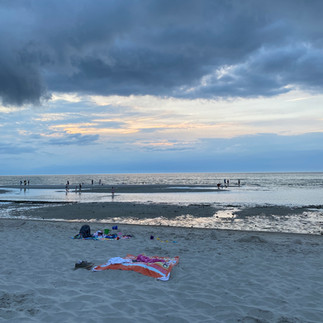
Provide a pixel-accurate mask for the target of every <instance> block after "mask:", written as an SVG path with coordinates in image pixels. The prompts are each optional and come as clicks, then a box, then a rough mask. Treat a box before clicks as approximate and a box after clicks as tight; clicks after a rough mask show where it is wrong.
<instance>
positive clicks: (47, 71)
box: [0, 0, 323, 175]
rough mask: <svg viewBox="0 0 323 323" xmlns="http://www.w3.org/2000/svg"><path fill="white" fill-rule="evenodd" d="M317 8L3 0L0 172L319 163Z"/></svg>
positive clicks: (259, 2)
mask: <svg viewBox="0 0 323 323" xmlns="http://www.w3.org/2000/svg"><path fill="white" fill-rule="evenodd" d="M322 12H323V1H320V0H290V1H289V0H280V1H278V0H273V1H263V0H244V1H234V0H230V1H229V0H210V1H204V0H199V1H191V0H171V1H170V0H160V1H158V0H156V1H151V0H128V1H127V0H125V1H123V0H115V1H113V0H78V1H75V0H46V1H39V0H1V1H0V138H1V140H0V175H23V174H99V173H163V172H293V171H314V172H315V171H317V172H319V171H323V163H322V160H323V20H322V19H321V13H322Z"/></svg>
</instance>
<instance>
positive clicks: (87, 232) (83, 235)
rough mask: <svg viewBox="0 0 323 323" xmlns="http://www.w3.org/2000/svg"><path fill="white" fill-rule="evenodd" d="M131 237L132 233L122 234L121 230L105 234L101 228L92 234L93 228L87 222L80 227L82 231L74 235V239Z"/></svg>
mask: <svg viewBox="0 0 323 323" xmlns="http://www.w3.org/2000/svg"><path fill="white" fill-rule="evenodd" d="M107 231H109V230H107ZM129 238H132V235H130V234H122V233H121V232H118V233H111V234H103V232H102V231H101V230H98V231H96V232H95V233H94V234H91V228H90V226H89V225H87V224H85V225H83V226H82V227H81V229H80V232H79V233H78V234H77V235H75V236H74V237H73V239H86V240H120V239H129Z"/></svg>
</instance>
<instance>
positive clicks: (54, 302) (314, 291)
mask: <svg viewBox="0 0 323 323" xmlns="http://www.w3.org/2000/svg"><path fill="white" fill-rule="evenodd" d="M77 207H78V213H79V215H80V216H82V212H83V213H84V214H83V215H84V218H86V216H85V213H86V212H88V209H87V208H86V207H85V208H84V209H82V206H81V205H78V206H77ZM99 207H101V206H100V205H99V204H97V205H92V209H93V210H94V211H97V212H99V211H98V208H99ZM120 207H121V206H120ZM51 209H52V210H54V209H56V212H63V210H65V211H66V209H64V208H63V209H60V208H55V207H54V208H51ZM46 210H47V211H48V208H45V209H38V210H34V211H35V212H36V211H37V216H41V212H43V218H45V219H46V213H47V211H46ZM34 211H33V210H30V212H34ZM168 211H169V210H168ZM53 212H54V211H53ZM29 215H30V214H29ZM82 224H84V223H79V222H60V221H57V222H54V221H46V220H45V221H44V220H43V221H33V220H22V219H17V220H14V219H1V220H0V243H1V245H2V250H3V251H2V256H1V266H0V280H1V282H0V285H1V290H0V321H4V322H99V321H101V322H117V321H118V322H295V323H296V322H297V323H299V322H322V317H323V280H322V277H323V266H322V264H323V240H322V239H323V237H322V236H320V235H301V234H284V233H269V232H246V231H229V230H214V229H193V228H178V227H165V226H136V225H126V224H119V225H118V231H120V232H122V234H130V235H132V236H133V237H132V238H130V239H125V240H111V241H107V240H103V241H100V240H75V239H72V238H71V237H73V236H74V235H75V234H77V233H78V232H79V229H80V227H81V226H82ZM89 224H90V226H91V231H92V232H95V231H96V230H98V229H101V230H103V229H105V228H110V229H111V225H108V224H102V223H97V222H93V223H89ZM151 236H154V239H151V238H150V237H151ZM127 254H133V255H138V254H145V255H147V256H159V257H164V256H165V257H175V256H178V257H179V264H178V265H176V266H175V267H174V268H173V269H172V271H171V274H170V279H169V280H168V281H159V280H156V279H154V278H151V277H148V276H144V275H141V274H139V273H137V272H132V271H121V270H106V271H102V272H93V271H89V270H86V269H83V268H80V269H77V270H74V267H75V263H77V262H78V261H79V260H86V261H89V262H92V263H94V264H95V265H100V264H104V263H106V262H107V261H108V260H109V259H110V258H112V257H125V256H126V255H127Z"/></svg>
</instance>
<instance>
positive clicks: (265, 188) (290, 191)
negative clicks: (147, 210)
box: [0, 173, 323, 234]
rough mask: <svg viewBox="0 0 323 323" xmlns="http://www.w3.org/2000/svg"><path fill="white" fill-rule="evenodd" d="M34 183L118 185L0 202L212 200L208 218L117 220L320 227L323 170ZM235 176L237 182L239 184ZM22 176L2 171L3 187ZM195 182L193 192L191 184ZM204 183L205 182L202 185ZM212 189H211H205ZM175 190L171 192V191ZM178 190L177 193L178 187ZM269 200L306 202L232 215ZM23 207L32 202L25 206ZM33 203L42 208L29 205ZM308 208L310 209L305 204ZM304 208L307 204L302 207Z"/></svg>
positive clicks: (27, 192) (39, 180) (3, 213)
mask: <svg viewBox="0 0 323 323" xmlns="http://www.w3.org/2000/svg"><path fill="white" fill-rule="evenodd" d="M28 179H29V180H30V183H31V184H32V185H33V187H35V185H36V187H37V186H39V187H41V186H42V185H51V186H53V185H61V186H62V187H64V185H65V183H66V181H67V180H69V181H70V185H71V187H73V186H74V185H78V183H85V184H86V185H88V186H89V185H90V183H91V180H92V179H93V181H94V186H96V185H97V186H98V184H99V180H101V184H103V186H102V187H109V185H111V186H114V187H116V194H115V196H114V197H112V195H111V193H110V192H97V193H89V192H86V191H82V192H81V193H80V192H74V191H73V190H70V191H69V192H68V193H66V191H65V189H64V188H61V189H57V188H51V189H41V188H39V189H34V188H33V189H29V188H28V185H27V186H24V185H22V187H21V188H15V189H13V188H10V189H8V192H6V193H4V194H0V201H1V200H2V201H4V200H7V201H8V200H9V201H26V202H30V201H42V202H46V201H50V202H78V203H85V202H112V201H113V202H134V203H169V204H210V205H214V206H215V207H216V208H218V209H220V210H221V211H219V212H217V213H216V214H214V216H213V217H211V218H204V219H203V220H201V218H199V219H196V218H192V217H190V216H189V215H185V216H181V217H179V218H177V219H175V220H167V219H145V220H144V221H143V220H138V219H119V220H120V222H125V221H126V222H127V223H138V224H154V225H156V224H163V225H176V226H193V227H209V228H210V227H211V228H214V227H215V228H225V229H237V230H264V231H284V232H298V233H315V234H320V233H321V232H322V231H323V218H322V216H323V173H273V174H268V173H266V174H259V173H257V174H217V173H213V174H210V173H208V174H204V173H203V174H200V173H198V174H120V175H118V174H113V175H111V174H107V175H102V174H101V175H46V176H30V177H29V178H28ZM224 179H226V180H227V179H229V181H230V185H229V186H228V187H227V188H226V189H224V190H222V189H221V190H218V189H217V183H221V184H222V185H224ZM238 179H240V183H241V185H240V186H238ZM20 180H23V179H22V177H17V176H0V184H1V185H2V186H3V188H4V187H6V186H10V185H17V183H18V184H19V181H20ZM121 184H128V185H144V184H147V185H148V184H149V185H152V184H153V185H157V184H162V185H168V187H169V189H170V190H171V192H169V193H167V192H159V193H119V192H118V185H121ZM190 185H195V187H194V192H192V191H191V190H192V187H190ZM205 185H206V186H205ZM210 189H213V191H209V190H210ZM174 190H175V192H174ZM176 190H178V192H176ZM0 204H1V207H0V217H10V216H11V215H12V214H15V203H1V202H0ZM268 205H273V206H277V207H282V206H288V207H291V208H292V207H304V212H302V213H300V214H290V215H288V216H285V215H284V216H282V215H280V214H279V213H278V214H271V215H270V216H268V215H263V214H257V212H253V215H252V216H250V217H246V218H238V217H236V216H235V215H234V211H235V210H236V209H241V208H245V207H255V208H257V207H258V208H259V207H261V206H268ZM26 207H27V208H28V207H31V206H28V205H26ZM33 207H41V206H36V205H33ZM309 207H310V209H308V208H309ZM305 208H307V209H305Z"/></svg>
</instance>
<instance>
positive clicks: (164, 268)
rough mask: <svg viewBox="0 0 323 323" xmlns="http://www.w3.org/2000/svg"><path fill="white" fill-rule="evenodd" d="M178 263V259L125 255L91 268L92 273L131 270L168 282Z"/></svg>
mask: <svg viewBox="0 0 323 323" xmlns="http://www.w3.org/2000/svg"><path fill="white" fill-rule="evenodd" d="M178 262H179V257H174V258H170V257H157V256H154V257H148V256H145V255H138V256H134V255H127V256H126V257H124V258H121V257H114V258H110V259H109V260H108V262H107V263H105V264H103V265H99V266H95V267H93V268H92V271H103V270H108V269H120V270H132V271H136V272H138V273H140V274H142V275H145V276H149V277H153V278H157V279H159V280H163V281H167V280H169V277H170V273H171V270H172V269H173V267H174V266H175V265H177V264H178Z"/></svg>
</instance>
